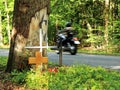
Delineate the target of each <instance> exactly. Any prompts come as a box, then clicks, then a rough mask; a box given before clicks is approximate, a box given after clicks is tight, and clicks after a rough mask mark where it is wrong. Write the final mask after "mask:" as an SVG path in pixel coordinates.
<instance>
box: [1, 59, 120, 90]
mask: <svg viewBox="0 0 120 90" xmlns="http://www.w3.org/2000/svg"><path fill="white" fill-rule="evenodd" d="M6 63H7V57H0V86H2V85H3V88H4V89H6V90H7V89H10V88H12V89H14V88H16V90H17V88H21V89H20V90H29V89H30V90H48V89H49V90H56V89H57V90H119V88H120V73H119V72H118V71H112V70H109V69H104V68H102V67H100V66H98V67H92V66H89V65H77V66H74V65H73V66H62V67H59V66H58V65H55V64H53V63H49V65H48V67H49V68H50V67H51V68H56V71H55V70H54V71H50V70H49V69H48V70H46V71H43V72H40V71H39V70H37V71H35V70H32V69H31V70H24V71H17V70H14V71H12V72H11V73H5V72H4V70H5V66H6ZM1 84H2V85H1ZM1 88H2V87H1Z"/></svg>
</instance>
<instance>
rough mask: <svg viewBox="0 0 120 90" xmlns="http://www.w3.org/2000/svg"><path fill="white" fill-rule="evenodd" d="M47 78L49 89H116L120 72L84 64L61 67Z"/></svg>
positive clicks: (119, 79) (119, 85)
mask: <svg viewBox="0 0 120 90" xmlns="http://www.w3.org/2000/svg"><path fill="white" fill-rule="evenodd" d="M59 70H60V71H59V72H58V73H57V74H52V75H51V76H50V79H49V88H50V90H56V89H58V90H110V89H113V90H117V89H119V87H120V84H119V82H120V73H118V72H111V71H108V70H106V69H103V68H102V67H90V66H86V65H82V66H73V67H61V68H60V69H59Z"/></svg>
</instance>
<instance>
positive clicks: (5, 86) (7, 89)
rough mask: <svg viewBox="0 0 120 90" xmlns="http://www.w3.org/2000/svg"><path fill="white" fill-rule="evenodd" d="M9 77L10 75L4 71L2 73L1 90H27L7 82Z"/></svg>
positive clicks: (0, 79) (0, 74)
mask: <svg viewBox="0 0 120 90" xmlns="http://www.w3.org/2000/svg"><path fill="white" fill-rule="evenodd" d="M8 75H9V74H7V73H5V72H4V71H0V90H25V89H24V87H22V86H19V85H16V84H14V83H12V82H10V81H9V80H6V77H7V76H8Z"/></svg>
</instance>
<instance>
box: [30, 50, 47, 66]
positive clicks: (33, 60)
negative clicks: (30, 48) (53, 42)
mask: <svg viewBox="0 0 120 90" xmlns="http://www.w3.org/2000/svg"><path fill="white" fill-rule="evenodd" d="M35 56H36V57H29V61H28V63H29V64H36V68H38V66H39V65H41V64H43V63H48V58H47V57H42V53H41V52H39V51H38V52H36V53H35Z"/></svg>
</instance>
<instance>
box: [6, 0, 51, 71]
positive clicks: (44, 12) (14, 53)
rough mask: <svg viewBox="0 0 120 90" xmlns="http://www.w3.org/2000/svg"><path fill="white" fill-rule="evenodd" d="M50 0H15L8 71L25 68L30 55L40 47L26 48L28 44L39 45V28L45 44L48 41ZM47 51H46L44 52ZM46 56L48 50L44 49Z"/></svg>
mask: <svg viewBox="0 0 120 90" xmlns="http://www.w3.org/2000/svg"><path fill="white" fill-rule="evenodd" d="M49 3H50V0H15V1H14V12H13V29H12V35H11V44H10V50H9V57H8V63H7V68H6V71H7V72H11V70H13V69H20V70H21V69H24V68H26V65H27V64H28V63H27V61H28V57H29V56H31V52H32V55H33V53H34V52H35V51H36V50H38V49H34V48H33V49H26V48H25V47H26V46H30V45H31V46H36V45H39V37H40V36H39V30H42V32H43V33H44V34H43V39H44V40H43V42H42V43H43V44H44V45H45V44H46V43H47V26H48V24H47V22H48V15H49V13H50V10H49ZM44 52H45V53H44ZM43 53H44V56H45V55H46V50H43Z"/></svg>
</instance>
